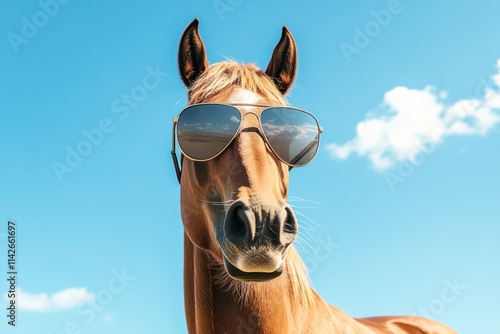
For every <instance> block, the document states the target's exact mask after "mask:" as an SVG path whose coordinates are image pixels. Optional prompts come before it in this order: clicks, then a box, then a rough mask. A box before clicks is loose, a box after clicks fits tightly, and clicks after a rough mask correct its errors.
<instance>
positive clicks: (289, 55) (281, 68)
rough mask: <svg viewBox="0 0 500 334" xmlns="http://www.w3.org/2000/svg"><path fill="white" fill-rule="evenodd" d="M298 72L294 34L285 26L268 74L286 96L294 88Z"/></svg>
mask: <svg viewBox="0 0 500 334" xmlns="http://www.w3.org/2000/svg"><path fill="white" fill-rule="evenodd" d="M296 72H297V47H296V46H295V41H294V39H293V36H292V34H291V33H290V31H289V30H288V29H287V27H285V26H284V27H283V31H282V33H281V39H280V41H279V42H278V44H277V45H276V47H275V48H274V51H273V55H272V57H271V60H270V61H269V64H268V65H267V69H266V74H267V75H268V76H269V77H270V78H271V79H272V80H273V81H274V84H275V85H276V87H278V89H279V91H280V92H281V93H282V94H283V95H284V94H286V92H287V91H288V90H289V89H290V87H291V86H292V83H293V80H294V79H295V74H296Z"/></svg>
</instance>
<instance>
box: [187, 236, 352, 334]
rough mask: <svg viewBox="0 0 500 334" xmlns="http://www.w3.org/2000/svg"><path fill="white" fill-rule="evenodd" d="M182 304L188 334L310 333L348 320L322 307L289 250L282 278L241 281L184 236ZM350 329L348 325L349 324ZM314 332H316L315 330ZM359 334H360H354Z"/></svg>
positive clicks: (338, 313)
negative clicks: (267, 280) (262, 280)
mask: <svg viewBox="0 0 500 334" xmlns="http://www.w3.org/2000/svg"><path fill="white" fill-rule="evenodd" d="M184 302H185V308H186V320H187V325H188V330H189V333H193V334H213V333H217V334H226V333H227V334H229V333H275V334H278V333H279V334H281V333H308V332H309V329H308V328H309V326H312V328H310V330H311V333H313V332H315V331H316V332H321V330H320V327H321V326H322V324H323V325H324V326H325V330H326V329H328V331H327V332H330V331H331V330H334V329H336V328H338V329H339V330H344V331H345V329H346V328H347V327H346V326H347V325H348V324H350V323H351V322H354V320H353V319H351V318H349V317H348V316H346V315H345V314H344V313H343V312H341V311H339V310H337V309H334V308H333V307H331V306H330V305H328V304H326V303H325V302H324V301H323V299H322V298H321V297H320V296H319V295H318V294H317V293H316V292H315V291H314V290H313V289H312V288H311V287H310V286H309V284H308V282H307V279H306V276H305V274H304V273H303V264H302V261H301V259H300V257H299V255H298V253H297V252H296V250H295V249H294V248H290V249H289V251H288V256H287V267H286V270H285V271H284V272H283V274H282V275H281V276H279V277H278V278H275V279H273V280H272V281H269V282H262V283H244V282H239V281H235V280H233V279H232V278H230V277H229V276H228V274H227V273H226V272H225V270H224V269H223V267H222V265H220V264H217V263H215V261H214V260H213V258H212V257H211V255H210V254H209V253H208V252H207V251H204V250H202V249H200V248H198V247H196V246H195V245H194V244H193V243H192V242H191V240H190V239H189V238H188V237H187V236H186V235H185V236H184ZM349 326H350V325H349ZM318 330H319V331H318ZM358 333H359V332H358Z"/></svg>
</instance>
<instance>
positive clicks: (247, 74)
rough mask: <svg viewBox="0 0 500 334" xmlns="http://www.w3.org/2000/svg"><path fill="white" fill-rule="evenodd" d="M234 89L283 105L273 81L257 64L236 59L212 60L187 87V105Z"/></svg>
mask: <svg viewBox="0 0 500 334" xmlns="http://www.w3.org/2000/svg"><path fill="white" fill-rule="evenodd" d="M234 88H241V89H244V90H248V91H251V92H253V93H255V94H257V95H259V96H260V97H261V98H262V99H264V100H265V101H266V102H267V103H269V104H273V105H286V100H285V98H284V97H283V95H282V94H281V93H280V91H279V90H278V88H277V87H276V85H275V84H274V83H273V81H272V80H271V79H270V78H269V77H268V76H267V75H266V74H265V73H264V72H263V71H262V70H261V69H260V68H258V67H257V66H256V65H254V64H240V63H237V62H236V61H232V60H231V61H223V62H219V63H215V64H213V65H211V66H210V67H209V69H208V70H207V71H205V72H204V73H203V74H201V75H200V76H199V77H198V78H197V80H196V81H195V82H193V83H192V84H191V86H190V87H189V89H188V96H189V104H195V103H203V102H207V101H210V100H212V99H213V98H214V97H216V96H219V95H221V94H224V93H226V92H227V93H230V92H231V90H232V89H234Z"/></svg>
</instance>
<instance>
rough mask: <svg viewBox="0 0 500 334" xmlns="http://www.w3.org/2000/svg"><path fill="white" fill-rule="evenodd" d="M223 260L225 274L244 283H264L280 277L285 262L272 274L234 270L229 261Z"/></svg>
mask: <svg viewBox="0 0 500 334" xmlns="http://www.w3.org/2000/svg"><path fill="white" fill-rule="evenodd" d="M223 258H224V267H225V268H226V271H227V273H228V274H229V275H230V276H231V277H232V278H235V279H237V280H240V281H244V282H266V281H269V280H272V279H273V278H276V277H278V276H280V275H281V274H282V273H283V270H284V267H285V261H283V262H282V263H281V265H280V266H279V267H278V269H276V270H275V271H273V272H246V271H243V270H240V269H238V268H236V267H235V266H234V265H233V264H232V263H231V262H229V260H228V259H227V258H226V257H225V256H223Z"/></svg>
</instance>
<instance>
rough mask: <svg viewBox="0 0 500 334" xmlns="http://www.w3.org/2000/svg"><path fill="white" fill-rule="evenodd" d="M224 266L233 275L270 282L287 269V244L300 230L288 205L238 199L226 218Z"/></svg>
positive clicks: (223, 250) (239, 277) (244, 278)
mask: <svg viewBox="0 0 500 334" xmlns="http://www.w3.org/2000/svg"><path fill="white" fill-rule="evenodd" d="M223 229H224V236H225V239H226V241H227V242H225V243H224V244H225V245H226V246H227V247H224V248H225V249H222V253H223V257H224V265H225V268H226V270H227V272H228V273H229V275H231V276H232V277H233V278H236V279H239V280H242V281H267V280H270V279H273V278H276V277H278V276H279V275H281V273H282V272H283V271H284V268H285V257H286V250H287V248H288V246H289V245H290V244H291V243H292V242H293V241H294V240H295V238H296V237H297V232H298V223H297V219H296V217H295V215H294V213H293V211H292V209H291V207H290V206H289V205H288V204H284V205H275V206H270V205H266V206H265V205H259V204H254V205H252V206H250V205H248V204H246V203H245V202H244V201H242V200H237V201H235V202H234V203H233V204H232V205H231V206H230V207H229V209H228V210H227V213H226V217H225V220H224V226H223Z"/></svg>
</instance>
